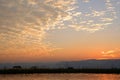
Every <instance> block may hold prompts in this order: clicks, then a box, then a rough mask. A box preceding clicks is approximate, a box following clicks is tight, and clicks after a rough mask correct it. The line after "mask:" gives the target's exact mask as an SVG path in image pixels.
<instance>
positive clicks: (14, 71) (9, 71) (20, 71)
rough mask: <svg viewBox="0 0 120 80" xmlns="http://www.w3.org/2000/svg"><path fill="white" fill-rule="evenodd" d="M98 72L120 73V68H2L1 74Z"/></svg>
mask: <svg viewBox="0 0 120 80" xmlns="http://www.w3.org/2000/svg"><path fill="white" fill-rule="evenodd" d="M34 73H39V74H42V73H44V74H52V73H59V74H61V73H96V74H104V73H105V74H120V69H0V74H34Z"/></svg>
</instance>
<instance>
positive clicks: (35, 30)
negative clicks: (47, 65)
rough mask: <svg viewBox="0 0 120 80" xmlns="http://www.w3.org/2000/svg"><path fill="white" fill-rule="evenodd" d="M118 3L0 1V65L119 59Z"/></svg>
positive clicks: (98, 0) (118, 0) (91, 0)
mask: <svg viewBox="0 0 120 80" xmlns="http://www.w3.org/2000/svg"><path fill="white" fill-rule="evenodd" d="M119 7H120V0H0V62H43V61H44V62H47V61H75V60H86V59H119V58H120V22H119V21H120V9H119Z"/></svg>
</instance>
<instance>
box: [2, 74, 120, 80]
mask: <svg viewBox="0 0 120 80" xmlns="http://www.w3.org/2000/svg"><path fill="white" fill-rule="evenodd" d="M0 80H120V75H117V74H19V75H18V74H17V75H0Z"/></svg>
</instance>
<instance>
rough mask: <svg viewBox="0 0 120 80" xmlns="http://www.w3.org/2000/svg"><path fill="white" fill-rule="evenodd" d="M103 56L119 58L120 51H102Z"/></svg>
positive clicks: (117, 49)
mask: <svg viewBox="0 0 120 80" xmlns="http://www.w3.org/2000/svg"><path fill="white" fill-rule="evenodd" d="M102 55H103V56H105V57H113V58H114V57H119V56H120V49H119V48H116V49H113V50H108V51H102Z"/></svg>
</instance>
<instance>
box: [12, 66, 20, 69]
mask: <svg viewBox="0 0 120 80" xmlns="http://www.w3.org/2000/svg"><path fill="white" fill-rule="evenodd" d="M13 69H22V67H21V66H13Z"/></svg>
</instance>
